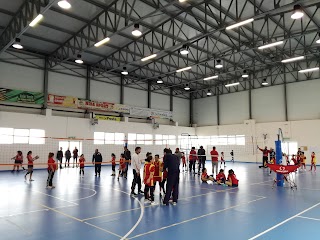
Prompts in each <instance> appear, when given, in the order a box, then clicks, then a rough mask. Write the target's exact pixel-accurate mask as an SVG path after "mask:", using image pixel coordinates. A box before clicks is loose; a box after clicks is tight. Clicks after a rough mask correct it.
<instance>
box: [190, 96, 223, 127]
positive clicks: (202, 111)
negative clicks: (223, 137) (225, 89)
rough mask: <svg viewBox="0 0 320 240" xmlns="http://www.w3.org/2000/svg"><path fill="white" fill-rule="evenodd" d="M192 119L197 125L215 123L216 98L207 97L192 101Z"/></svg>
mask: <svg viewBox="0 0 320 240" xmlns="http://www.w3.org/2000/svg"><path fill="white" fill-rule="evenodd" d="M193 114H194V115H193V121H194V123H196V124H197V125H198V126H210V125H217V98H216V97H208V98H201V99H196V100H194V101H193Z"/></svg>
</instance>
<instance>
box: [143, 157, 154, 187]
mask: <svg viewBox="0 0 320 240" xmlns="http://www.w3.org/2000/svg"><path fill="white" fill-rule="evenodd" d="M143 171H144V179H143V182H144V184H145V185H147V186H153V185H154V184H153V182H154V180H153V178H152V179H151V180H150V182H147V181H148V179H149V177H150V175H151V173H154V171H155V166H154V165H153V164H152V163H146V164H145V165H144V170H143Z"/></svg>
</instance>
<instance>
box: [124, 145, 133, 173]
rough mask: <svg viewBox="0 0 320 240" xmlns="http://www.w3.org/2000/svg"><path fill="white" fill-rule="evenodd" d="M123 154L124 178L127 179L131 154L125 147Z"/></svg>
mask: <svg viewBox="0 0 320 240" xmlns="http://www.w3.org/2000/svg"><path fill="white" fill-rule="evenodd" d="M123 154H124V158H125V160H126V170H125V172H124V177H125V178H127V177H128V169H129V163H131V152H130V151H129V149H128V148H127V146H125V147H124V152H123Z"/></svg>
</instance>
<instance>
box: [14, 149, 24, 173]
mask: <svg viewBox="0 0 320 240" xmlns="http://www.w3.org/2000/svg"><path fill="white" fill-rule="evenodd" d="M11 159H12V160H13V159H14V165H13V169H12V171H11V172H14V170H15V169H16V168H17V172H19V166H21V167H22V163H23V155H22V152H21V151H17V155H16V156H15V157H13V158H11ZM22 169H23V170H25V169H24V167H22Z"/></svg>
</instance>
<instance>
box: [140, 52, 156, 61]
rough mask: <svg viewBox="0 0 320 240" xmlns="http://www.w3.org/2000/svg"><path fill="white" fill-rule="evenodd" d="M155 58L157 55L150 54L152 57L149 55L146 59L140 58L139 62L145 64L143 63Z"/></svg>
mask: <svg viewBox="0 0 320 240" xmlns="http://www.w3.org/2000/svg"><path fill="white" fill-rule="evenodd" d="M156 56H157V54H152V55H150V56H148V57H145V58H142V59H141V61H142V62H145V61H148V60H150V59H152V58H155V57H156Z"/></svg>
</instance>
